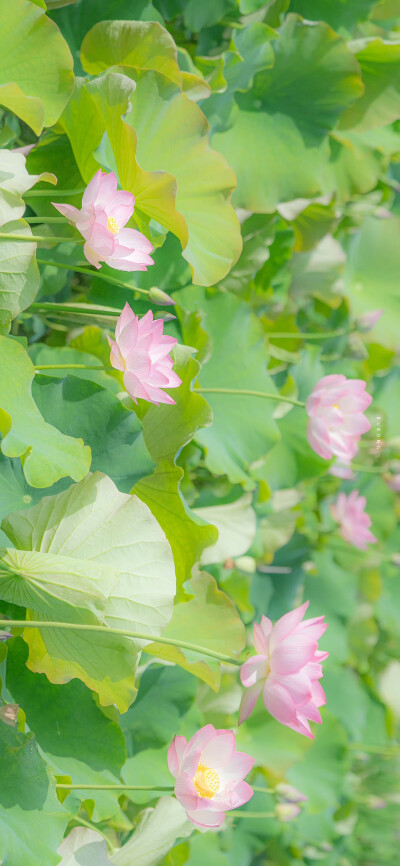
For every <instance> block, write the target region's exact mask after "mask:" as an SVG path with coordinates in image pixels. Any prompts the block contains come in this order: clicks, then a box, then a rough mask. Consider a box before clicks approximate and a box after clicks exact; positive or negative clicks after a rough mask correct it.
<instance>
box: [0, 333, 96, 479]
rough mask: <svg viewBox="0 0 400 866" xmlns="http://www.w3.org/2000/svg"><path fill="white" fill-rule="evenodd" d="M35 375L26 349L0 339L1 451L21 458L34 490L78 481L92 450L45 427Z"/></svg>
mask: <svg viewBox="0 0 400 866" xmlns="http://www.w3.org/2000/svg"><path fill="white" fill-rule="evenodd" d="M34 375H35V368H34V366H33V364H32V362H31V360H30V358H29V356H28V355H27V353H26V352H25V349H24V348H23V347H22V346H21V345H20V344H19V343H17V342H16V341H15V340H12V339H7V338H6V337H0V395H1V408H0V430H1V433H2V435H3V439H2V442H1V450H2V452H3V454H5V455H6V456H7V457H21V461H22V464H23V467H24V473H25V477H26V480H27V481H28V483H29V484H31V485H32V487H49V486H50V485H51V484H54V483H55V482H56V481H58V480H59V479H60V478H64V477H65V476H68V475H70V476H71V478H73V479H74V480H76V481H79V480H80V479H81V478H83V477H84V476H85V475H86V473H87V472H88V470H89V467H90V460H91V456H90V448H88V447H87V446H84V444H83V442H82V440H81V439H72V438H71V437H70V436H64V435H63V434H62V433H60V432H59V431H58V430H57V429H56V428H55V427H51V425H50V424H46V422H45V421H44V420H43V418H42V416H41V414H40V412H39V410H38V408H37V406H36V404H35V402H34V400H33V397H32V393H31V385H32V380H33V377H34Z"/></svg>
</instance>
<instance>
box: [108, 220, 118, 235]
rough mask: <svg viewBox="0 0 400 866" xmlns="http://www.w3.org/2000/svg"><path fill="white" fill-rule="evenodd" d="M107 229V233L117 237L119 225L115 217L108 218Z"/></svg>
mask: <svg viewBox="0 0 400 866" xmlns="http://www.w3.org/2000/svg"><path fill="white" fill-rule="evenodd" d="M107 228H108V231H109V232H112V233H113V234H114V235H117V234H118V232H119V225H118V223H117V220H116V219H115V217H108V221H107Z"/></svg>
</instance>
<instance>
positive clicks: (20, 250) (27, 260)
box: [0, 220, 40, 334]
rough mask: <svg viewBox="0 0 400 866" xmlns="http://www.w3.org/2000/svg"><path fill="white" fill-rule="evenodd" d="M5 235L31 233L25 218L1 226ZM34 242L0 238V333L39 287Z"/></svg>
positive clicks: (9, 324) (30, 301) (6, 330)
mask: <svg viewBox="0 0 400 866" xmlns="http://www.w3.org/2000/svg"><path fill="white" fill-rule="evenodd" d="M1 229H2V231H3V232H4V233H5V234H22V235H24V236H26V237H29V236H31V235H32V232H31V229H30V226H28V224H27V223H26V222H25V220H13V221H12V222H9V223H6V225H3V226H1ZM39 282H40V277H39V268H38V266H37V264H36V244H35V243H34V241H32V243H27V242H26V241H14V240H12V238H1V237H0V334H8V332H9V330H10V326H11V321H12V319H15V317H16V316H18V315H19V313H21V312H22V310H25V309H26V307H29V305H30V304H31V303H32V301H33V300H34V299H35V297H36V294H37V291H38V288H39Z"/></svg>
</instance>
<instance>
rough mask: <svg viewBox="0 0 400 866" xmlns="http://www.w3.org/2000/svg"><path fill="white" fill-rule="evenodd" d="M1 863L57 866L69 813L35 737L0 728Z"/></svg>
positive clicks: (31, 734)
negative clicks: (62, 804)
mask: <svg viewBox="0 0 400 866" xmlns="http://www.w3.org/2000/svg"><path fill="white" fill-rule="evenodd" d="M0 778H1V787H0V857H1V858H2V862H3V863H4V864H5V863H7V864H10V866H21V864H22V863H23V864H24V866H43V863H46V864H47V863H48V864H49V866H55V864H56V863H57V862H58V860H57V855H56V853H55V849H56V848H57V845H58V844H59V842H60V841H61V839H62V836H63V833H64V829H65V825H66V823H67V820H68V813H67V812H65V811H64V810H62V809H61V806H60V805H59V803H58V800H57V797H56V794H55V790H54V786H53V785H50V776H49V773H48V767H47V765H46V762H45V761H44V759H43V757H42V755H41V754H40V752H39V749H38V746H37V742H36V740H35V737H34V734H33V733H28V734H24V733H22V732H20V731H18V730H16V729H15V728H11V727H7V725H5V724H4V723H3V722H0Z"/></svg>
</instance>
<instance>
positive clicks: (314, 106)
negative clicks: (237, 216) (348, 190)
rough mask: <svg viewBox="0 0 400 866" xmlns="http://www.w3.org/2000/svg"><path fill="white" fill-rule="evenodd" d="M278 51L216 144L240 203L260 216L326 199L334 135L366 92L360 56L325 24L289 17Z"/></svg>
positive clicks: (276, 46)
mask: <svg viewBox="0 0 400 866" xmlns="http://www.w3.org/2000/svg"><path fill="white" fill-rule="evenodd" d="M273 47H274V53H275V64H274V66H273V68H272V69H270V70H269V69H264V70H263V71H262V72H259V73H258V75H256V78H255V81H254V85H253V88H252V89H251V91H249V92H248V93H244V94H237V96H236V101H237V103H238V105H237V107H236V111H235V113H234V115H233V117H232V125H231V127H230V128H229V129H228V130H227V131H226V132H221V133H216V134H214V136H213V138H212V144H213V146H214V147H216V149H217V150H219V151H220V152H221V153H223V154H224V156H225V157H226V158H227V160H228V162H229V163H230V164H231V165H232V166H233V168H234V169H235V171H236V173H237V176H238V188H237V191H236V193H235V194H234V201H235V203H236V204H237V205H238V206H240V207H244V208H248V209H251V210H253V211H256V212H270V211H273V210H274V209H275V207H276V204H277V203H278V202H281V201H288V200H290V199H294V198H308V197H312V196H315V195H318V194H319V193H320V192H321V190H322V189H323V185H324V172H325V169H326V166H327V163H328V160H329V145H328V138H327V134H328V132H329V130H331V129H333V127H334V126H335V124H336V122H337V120H338V118H339V116H340V114H341V112H342V111H343V110H344V109H345V108H347V106H348V105H350V104H351V103H352V102H353V101H354V100H355V99H357V98H358V97H360V96H361V95H362V93H363V89H364V88H363V84H362V81H361V77H360V71H359V66H358V63H357V60H356V59H355V57H354V55H353V54H352V53H351V52H350V51H349V49H348V48H347V46H346V44H345V42H344V41H343V40H342V39H340V38H339V37H338V36H337V34H336V33H334V32H333V30H331V28H330V27H329V26H328V25H327V24H324V23H323V22H320V23H318V24H310V23H308V22H306V21H302V20H301V19H299V18H298V16H296V15H288V16H287V18H286V20H285V23H284V26H283V27H282V30H281V35H280V39H278V40H276V41H275V42H274V46H273Z"/></svg>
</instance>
